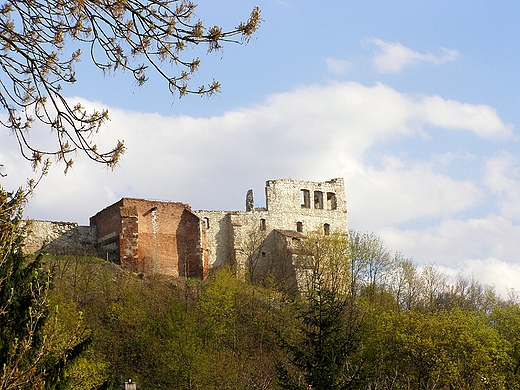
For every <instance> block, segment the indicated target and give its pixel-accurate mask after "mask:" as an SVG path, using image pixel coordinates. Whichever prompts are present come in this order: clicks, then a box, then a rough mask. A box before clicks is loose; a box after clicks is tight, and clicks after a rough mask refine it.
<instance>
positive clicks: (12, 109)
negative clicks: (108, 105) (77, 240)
mask: <svg viewBox="0 0 520 390" xmlns="http://www.w3.org/2000/svg"><path fill="white" fill-rule="evenodd" d="M195 8H196V5H195V4H194V3H193V2H191V1H189V0H148V1H144V0H115V1H108V0H23V1H15V0H6V1H5V2H3V4H2V5H0V50H1V51H2V56H0V67H1V69H2V70H1V73H0V80H1V83H0V105H1V107H2V109H3V110H4V111H5V113H6V114H7V116H6V119H3V120H1V123H2V125H4V126H5V127H7V128H9V129H10V130H11V131H12V133H13V134H14V135H15V136H16V138H17V140H18V143H19V144H20V148H21V152H22V154H23V155H24V157H26V158H27V159H29V160H30V161H32V163H33V164H34V166H38V165H39V164H41V163H44V164H45V165H44V168H45V167H47V164H48V163H49V162H48V161H49V160H48V159H46V158H45V157H48V156H55V157H57V159H58V160H63V161H64V162H65V165H66V168H68V167H70V166H71V164H72V158H71V156H72V154H73V153H74V152H76V151H84V152H86V154H87V155H88V156H89V157H90V158H92V159H93V160H95V161H98V162H102V163H104V164H107V165H109V166H112V167H113V166H114V165H115V164H116V163H117V161H118V159H119V157H120V155H121V153H122V152H123V151H124V146H123V142H122V141H120V142H119V143H118V144H117V145H116V146H115V147H114V148H113V149H112V150H109V151H106V152H104V151H100V150H98V148H97V147H96V145H95V144H93V143H92V140H91V136H92V134H93V133H94V132H96V131H97V130H98V129H99V128H100V125H101V124H103V123H104V122H105V121H106V120H107V119H108V113H107V112H106V111H97V110H94V111H93V112H90V113H88V112H87V111H86V110H85V109H84V108H83V107H82V106H81V105H80V104H72V103H71V102H69V101H68V100H67V99H66V98H65V97H64V96H63V95H62V87H63V85H64V84H73V83H74V82H75V81H76V73H75V70H74V64H75V63H76V62H77V61H79V60H80V58H81V50H82V49H87V50H88V52H89V55H90V57H91V58H90V59H91V60H92V62H93V64H94V65H95V66H96V67H98V68H99V69H101V70H102V71H103V72H105V73H106V72H116V71H118V70H123V71H128V72H130V73H131V74H132V75H133V76H134V78H135V81H136V82H137V84H138V85H142V84H144V83H145V82H146V81H147V79H148V75H147V72H148V70H150V69H152V70H153V71H155V72H157V73H158V74H159V75H160V76H162V77H163V78H164V79H165V80H166V82H167V86H168V88H169V90H170V91H171V92H172V94H177V95H179V96H181V97H182V96H184V95H186V94H202V95H208V94H209V95H210V94H212V93H214V92H217V91H218V90H219V86H220V85H219V83H218V81H213V82H212V83H210V84H208V85H201V86H199V87H195V88H192V87H190V85H189V81H190V79H191V77H192V75H193V73H194V72H196V70H197V69H198V67H199V65H200V59H199V58H190V55H189V54H188V55H187V54H186V49H188V48H193V47H194V46H196V45H199V44H206V45H207V47H208V51H209V52H211V51H214V50H219V49H221V47H222V45H223V43H224V42H247V41H248V40H249V39H250V37H251V36H252V34H253V33H254V32H255V31H256V29H257V28H258V26H259V24H260V22H261V18H260V10H259V9H258V8H256V7H255V8H254V9H253V11H252V13H251V17H250V18H249V19H248V20H247V21H246V22H242V23H239V24H238V26H237V27H236V28H234V29H231V30H229V31H224V30H223V29H222V28H221V27H219V26H217V25H214V26H211V27H208V28H206V27H205V26H204V25H203V23H202V22H201V21H200V20H197V19H196V18H195V15H194V10H195ZM164 65H170V66H172V68H173V69H177V70H178V72H179V73H176V72H174V74H170V72H169V71H167V70H164ZM34 121H40V122H42V123H44V124H45V125H47V126H49V127H50V129H51V131H52V132H53V133H54V134H55V136H56V144H55V147H54V150H53V149H48V150H43V149H42V147H41V146H37V145H32V144H31V143H30V140H29V137H28V136H27V132H28V131H29V130H30V128H31V125H32V123H33V122H34Z"/></svg>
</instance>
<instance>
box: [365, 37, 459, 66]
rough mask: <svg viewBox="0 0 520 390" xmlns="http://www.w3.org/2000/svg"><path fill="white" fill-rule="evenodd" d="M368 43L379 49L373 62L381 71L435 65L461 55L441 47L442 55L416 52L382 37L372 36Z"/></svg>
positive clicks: (366, 42) (375, 52)
mask: <svg viewBox="0 0 520 390" xmlns="http://www.w3.org/2000/svg"><path fill="white" fill-rule="evenodd" d="M365 44H366V45H375V46H377V47H378V49H379V50H378V51H374V58H373V63H374V66H375V68H376V70H377V71H378V72H380V73H399V72H400V71H402V70H403V69H404V68H405V67H407V66H411V65H416V64H418V63H421V62H426V63H429V64H433V65H440V64H443V63H446V62H450V61H454V60H456V59H457V58H458V57H459V52H458V51H457V50H449V49H446V48H443V47H442V48H441V51H442V54H441V55H438V56H436V55H434V54H432V53H430V52H428V53H426V54H422V53H419V52H416V51H414V50H412V49H410V48H409V47H406V46H404V45H402V44H401V43H399V42H385V41H383V40H381V39H377V38H372V39H367V40H366V41H365Z"/></svg>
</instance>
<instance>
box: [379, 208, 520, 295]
mask: <svg viewBox="0 0 520 390" xmlns="http://www.w3.org/2000/svg"><path fill="white" fill-rule="evenodd" d="M519 235H520V226H518V225H515V224H514V223H513V222H512V221H510V220H509V219H507V218H505V217H503V216H499V215H495V214H489V215H487V216H485V217H484V218H472V219H468V220H461V219H451V218H447V219H446V220H444V221H442V222H441V223H440V224H438V225H435V226H431V227H428V228H426V229H422V230H410V229H408V230H401V229H399V228H397V227H387V228H384V229H382V231H381V236H382V237H383V239H384V240H385V242H386V243H387V244H388V245H389V247H391V248H398V249H399V251H401V252H402V253H405V254H406V255H407V256H410V257H413V259H414V260H415V261H416V262H418V263H423V264H424V263H435V264H436V265H438V266H439V267H440V268H442V269H443V270H444V271H445V272H447V273H449V274H451V275H456V274H462V275H464V276H467V277H468V276H472V275H473V276H475V277H476V278H477V279H478V280H479V281H481V282H482V283H485V284H494V285H495V287H496V288H497V290H498V291H499V292H500V293H501V294H503V295H505V294H506V293H507V289H508V288H515V289H516V290H517V291H520V259H519V258H518V253H520V241H519V240H518V237H519Z"/></svg>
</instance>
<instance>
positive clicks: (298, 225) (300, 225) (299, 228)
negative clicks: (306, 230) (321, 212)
mask: <svg viewBox="0 0 520 390" xmlns="http://www.w3.org/2000/svg"><path fill="white" fill-rule="evenodd" d="M296 231H297V232H300V233H302V232H303V223H302V222H296Z"/></svg>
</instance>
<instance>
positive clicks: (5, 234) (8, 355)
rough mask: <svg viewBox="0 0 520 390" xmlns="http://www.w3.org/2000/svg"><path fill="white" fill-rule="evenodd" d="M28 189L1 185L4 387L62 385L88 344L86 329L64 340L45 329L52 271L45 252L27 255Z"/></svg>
mask: <svg viewBox="0 0 520 390" xmlns="http://www.w3.org/2000/svg"><path fill="white" fill-rule="evenodd" d="M25 196H26V194H25V193H24V192H23V191H22V190H19V191H17V192H15V193H12V192H11V193H10V192H5V191H3V190H1V189H0V389H2V390H4V389H24V388H28V389H29V388H31V389H38V388H43V387H44V386H45V388H57V387H56V386H58V385H59V384H58V382H59V380H60V379H61V378H62V377H63V373H64V368H65V366H66V364H69V363H70V362H71V361H73V360H74V358H75V357H77V356H78V355H79V353H80V352H81V351H82V350H83V349H84V347H85V346H86V345H87V343H88V339H82V336H83V333H82V332H81V331H79V332H77V333H75V334H74V335H73V336H72V337H71V338H70V339H68V340H63V341H62V342H61V343H60V344H61V345H60V347H59V348H57V344H56V338H57V337H58V332H53V331H50V332H45V331H44V326H45V325H46V322H47V320H48V319H49V318H52V317H49V310H48V306H49V289H50V281H51V278H50V274H49V273H46V272H44V271H43V270H42V269H41V267H40V260H41V256H38V257H37V258H36V259H35V260H34V261H29V260H28V259H27V257H26V256H25V255H24V254H23V251H22V249H23V239H24V232H25V229H24V222H23V220H22V210H23V206H24V203H25Z"/></svg>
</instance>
